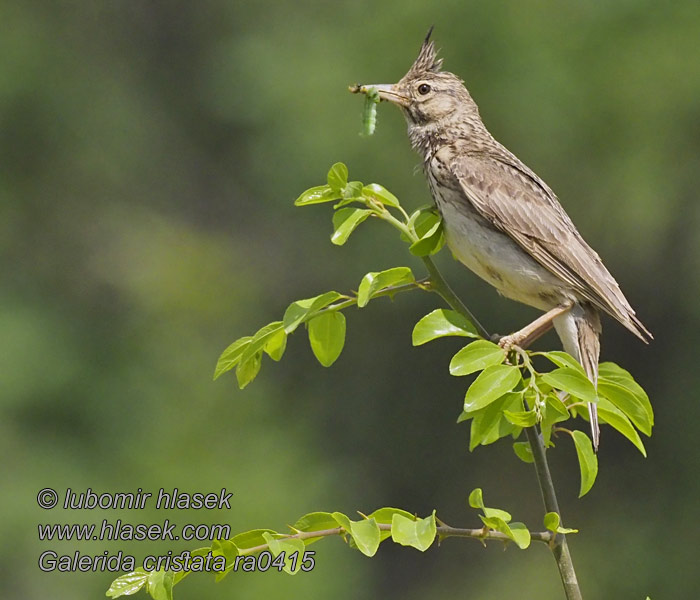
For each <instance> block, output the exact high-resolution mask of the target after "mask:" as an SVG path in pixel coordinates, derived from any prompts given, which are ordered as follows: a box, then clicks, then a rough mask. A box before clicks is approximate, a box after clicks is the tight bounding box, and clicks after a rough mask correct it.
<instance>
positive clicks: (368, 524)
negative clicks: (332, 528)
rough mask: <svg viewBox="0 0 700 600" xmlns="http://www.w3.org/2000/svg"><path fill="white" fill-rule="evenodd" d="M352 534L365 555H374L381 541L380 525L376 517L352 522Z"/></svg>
mask: <svg viewBox="0 0 700 600" xmlns="http://www.w3.org/2000/svg"><path fill="white" fill-rule="evenodd" d="M350 534H351V535H352V539H353V540H354V541H355V545H356V546H357V548H358V550H359V551H360V552H362V554H364V555H365V556H370V557H371V556H374V555H375V554H376V553H377V549H378V548H379V542H380V541H381V539H380V535H379V527H377V522H376V521H375V520H374V519H363V520H361V521H351V522H350Z"/></svg>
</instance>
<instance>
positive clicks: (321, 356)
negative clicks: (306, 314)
mask: <svg viewBox="0 0 700 600" xmlns="http://www.w3.org/2000/svg"><path fill="white" fill-rule="evenodd" d="M308 327H309V342H310V343H311V350H313V353H314V355H315V356H316V358H317V359H318V362H320V363H321V364H322V365H323V366H324V367H330V366H331V365H332V364H333V363H334V362H335V361H336V360H337V358H338V357H339V356H340V353H341V352H342V351H343V346H344V345H345V315H344V314H343V313H341V312H326V313H322V314H320V315H318V316H316V317H314V318H313V319H311V320H310V321H309V324H308Z"/></svg>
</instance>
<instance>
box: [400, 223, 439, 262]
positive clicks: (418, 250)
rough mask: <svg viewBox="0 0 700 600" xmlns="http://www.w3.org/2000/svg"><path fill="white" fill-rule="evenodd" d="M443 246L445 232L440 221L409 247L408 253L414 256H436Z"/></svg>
mask: <svg viewBox="0 0 700 600" xmlns="http://www.w3.org/2000/svg"><path fill="white" fill-rule="evenodd" d="M444 245H445V232H444V229H443V225H442V221H438V222H437V223H435V225H433V226H432V227H431V228H430V229H429V230H428V231H427V232H426V234H425V235H424V236H423V237H421V238H420V239H419V240H417V241H415V242H413V243H412V244H411V245H410V246H409V248H408V249H409V251H410V252H411V254H413V255H414V256H429V255H431V254H437V253H438V252H439V251H440V250H441V249H442V247H443V246H444Z"/></svg>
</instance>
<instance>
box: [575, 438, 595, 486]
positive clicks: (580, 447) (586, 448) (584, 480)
mask: <svg viewBox="0 0 700 600" xmlns="http://www.w3.org/2000/svg"><path fill="white" fill-rule="evenodd" d="M572 437H573V439H574V445H575V446H576V454H577V455H578V463H579V467H580V469H581V490H580V492H579V495H578V497H579V498H581V497H582V496H585V495H586V494H587V493H588V492H589V491H590V489H591V488H592V487H593V483H594V482H595V478H596V476H597V475H598V457H597V456H596V455H595V452H593V444H592V443H591V440H590V438H589V437H588V436H587V435H586V434H585V433H583V431H574V432H573V434H572Z"/></svg>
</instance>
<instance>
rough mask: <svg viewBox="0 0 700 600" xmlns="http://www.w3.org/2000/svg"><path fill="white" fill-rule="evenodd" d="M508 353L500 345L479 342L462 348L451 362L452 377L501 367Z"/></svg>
mask: <svg viewBox="0 0 700 600" xmlns="http://www.w3.org/2000/svg"><path fill="white" fill-rule="evenodd" d="M505 358H506V353H505V352H504V350H503V348H501V347H500V346H499V345H498V344H494V343H493V342H489V341H488V340H477V341H475V342H471V343H470V344H468V345H466V346H465V347H464V348H462V349H461V350H460V351H459V352H457V354H455V355H454V356H453V357H452V360H451V361H450V375H455V376H461V375H469V374H471V373H474V372H475V371H481V370H482V369H485V368H486V367H490V366H491V365H500V364H501V363H502V362H503V361H504V360H505Z"/></svg>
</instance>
